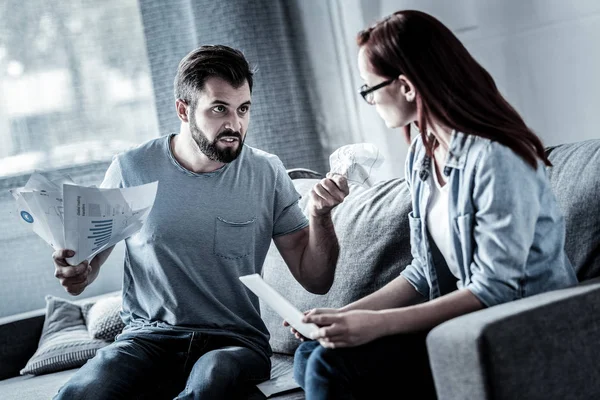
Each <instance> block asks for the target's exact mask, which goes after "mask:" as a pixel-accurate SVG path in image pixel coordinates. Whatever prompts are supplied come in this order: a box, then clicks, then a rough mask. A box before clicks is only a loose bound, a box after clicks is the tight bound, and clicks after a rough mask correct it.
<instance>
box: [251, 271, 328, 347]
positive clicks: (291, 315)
mask: <svg viewBox="0 0 600 400" xmlns="http://www.w3.org/2000/svg"><path fill="white" fill-rule="evenodd" d="M240 281H242V283H243V284H244V285H246V286H247V287H248V289H250V290H251V291H252V292H254V294H255V295H257V296H258V297H259V298H260V299H261V300H262V301H264V302H265V303H267V305H268V306H269V307H270V308H272V309H273V310H274V311H275V312H276V313H277V314H279V316H280V317H281V318H283V319H284V320H286V321H287V322H288V323H289V324H290V325H291V326H292V327H293V328H294V329H296V330H297V331H298V332H300V333H301V334H302V335H303V336H304V337H306V338H310V334H311V333H312V332H316V331H317V329H318V326H317V325H315V324H312V323H308V324H307V323H305V322H302V318H303V317H304V313H303V312H302V311H300V310H298V309H297V308H296V307H294V306H293V305H292V303H290V302H289V301H288V300H287V299H286V298H285V297H283V296H282V295H281V294H279V292H277V291H276V290H275V289H273V287H272V286H271V285H269V284H268V283H267V282H265V281H264V280H263V278H262V277H261V276H260V275H259V274H251V275H245V276H240Z"/></svg>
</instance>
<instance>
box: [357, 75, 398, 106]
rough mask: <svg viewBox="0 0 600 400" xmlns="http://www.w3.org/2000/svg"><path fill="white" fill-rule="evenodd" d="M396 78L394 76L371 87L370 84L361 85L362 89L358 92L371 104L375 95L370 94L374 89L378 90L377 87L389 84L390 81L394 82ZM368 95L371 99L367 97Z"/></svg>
mask: <svg viewBox="0 0 600 400" xmlns="http://www.w3.org/2000/svg"><path fill="white" fill-rule="evenodd" d="M395 80H396V78H394V79H390V80H387V81H383V82H381V83H380V84H378V85H375V86H373V87H369V86H368V85H362V86H361V87H360V90H359V92H358V93H360V95H361V96H362V98H363V99H364V100H365V101H366V102H367V103H369V104H373V96H372V95H371V96H369V95H370V94H371V93H373V92H374V91H376V90H377V89H381V88H382V87H384V86H387V85H389V84H390V83H392V82H394V81H395ZM367 96H368V97H370V98H371V100H369V99H368V98H367Z"/></svg>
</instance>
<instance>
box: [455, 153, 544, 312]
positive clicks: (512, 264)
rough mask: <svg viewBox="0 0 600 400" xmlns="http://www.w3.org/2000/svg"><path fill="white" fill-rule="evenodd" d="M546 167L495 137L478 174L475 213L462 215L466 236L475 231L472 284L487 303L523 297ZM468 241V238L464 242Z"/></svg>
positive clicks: (460, 222)
mask: <svg viewBox="0 0 600 400" xmlns="http://www.w3.org/2000/svg"><path fill="white" fill-rule="evenodd" d="M544 173H545V172H544V170H543V167H541V166H540V165H539V163H538V168H537V170H534V169H533V168H532V167H531V165H529V164H528V163H526V162H525V161H524V160H523V159H522V158H521V157H520V156H519V155H517V154H516V153H514V152H513V151H512V150H511V149H510V148H508V147H505V146H503V145H500V144H498V143H494V142H491V143H490V144H489V145H488V146H487V147H486V149H484V150H483V151H482V153H481V154H480V159H479V160H478V162H477V167H476V170H475V173H474V188H473V204H474V215H468V214H467V215H463V216H459V217H458V218H457V220H456V222H457V225H458V228H459V231H461V236H462V239H463V240H469V236H470V235H468V234H466V235H464V236H463V234H464V232H468V231H472V232H473V235H472V237H473V239H474V240H473V242H474V243H473V244H474V249H473V251H474V253H473V262H472V263H471V266H470V269H471V273H472V276H471V282H470V283H469V284H468V285H466V288H468V289H469V290H471V292H472V293H473V294H474V295H475V296H477V297H478V298H479V300H480V301H481V302H482V303H483V304H485V305H486V306H488V307H489V306H493V305H496V304H501V303H505V302H508V301H512V300H515V299H518V298H521V297H522V287H521V283H522V281H523V277H524V273H525V266H526V263H527V258H528V256H529V250H530V247H531V245H532V243H533V240H534V233H535V227H536V221H537V218H538V215H539V211H540V196H541V192H542V185H543V180H542V179H541V176H540V175H543V174H544ZM464 245H465V244H464V243H463V246H464Z"/></svg>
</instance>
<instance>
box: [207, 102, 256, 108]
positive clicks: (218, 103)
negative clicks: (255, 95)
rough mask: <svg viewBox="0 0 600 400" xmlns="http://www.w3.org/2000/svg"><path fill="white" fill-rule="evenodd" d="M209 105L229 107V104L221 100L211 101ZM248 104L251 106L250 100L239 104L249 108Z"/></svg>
mask: <svg viewBox="0 0 600 400" xmlns="http://www.w3.org/2000/svg"><path fill="white" fill-rule="evenodd" d="M210 104H211V105H223V106H230V105H231V104H229V103H228V102H226V101H223V100H213V101H212V103H210ZM250 104H252V102H251V101H250V100H248V101H245V102H243V103H242V104H240V107H241V106H249V105H250Z"/></svg>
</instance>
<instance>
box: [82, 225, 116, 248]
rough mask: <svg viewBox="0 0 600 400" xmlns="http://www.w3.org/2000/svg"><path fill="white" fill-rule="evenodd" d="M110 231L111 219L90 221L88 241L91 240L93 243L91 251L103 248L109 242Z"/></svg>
mask: <svg viewBox="0 0 600 400" xmlns="http://www.w3.org/2000/svg"><path fill="white" fill-rule="evenodd" d="M112 229H113V220H112V219H101V220H95V221H94V220H92V221H91V228H89V236H88V239H92V240H93V241H94V242H93V247H92V251H96V250H98V249H100V248H101V247H102V246H104V245H105V244H107V243H108V242H109V241H110V238H111V236H112Z"/></svg>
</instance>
